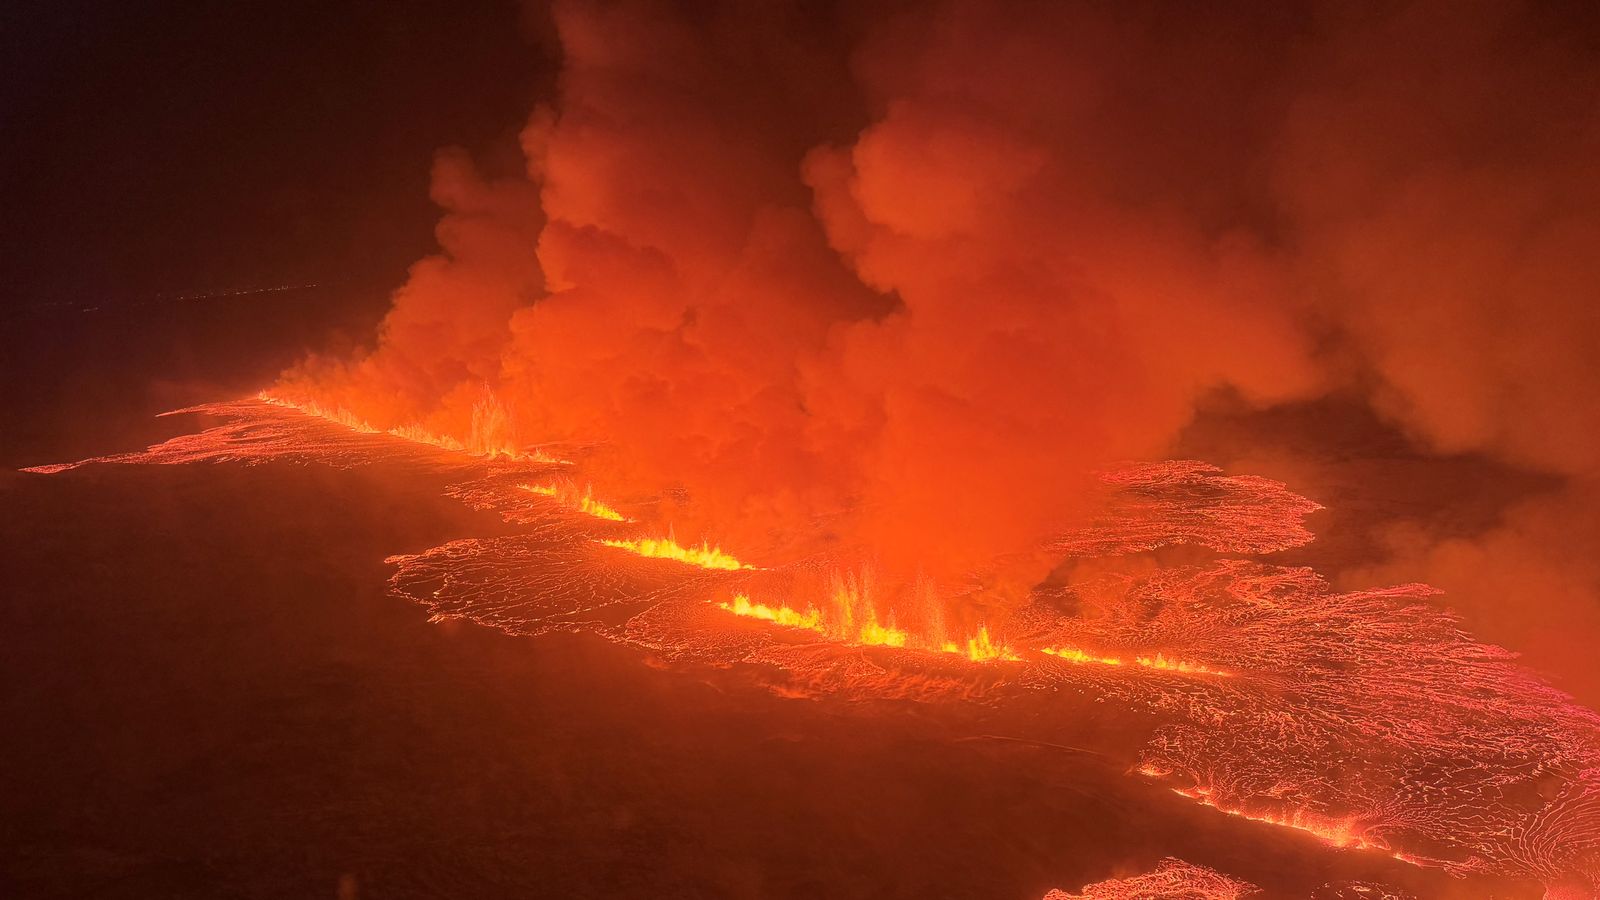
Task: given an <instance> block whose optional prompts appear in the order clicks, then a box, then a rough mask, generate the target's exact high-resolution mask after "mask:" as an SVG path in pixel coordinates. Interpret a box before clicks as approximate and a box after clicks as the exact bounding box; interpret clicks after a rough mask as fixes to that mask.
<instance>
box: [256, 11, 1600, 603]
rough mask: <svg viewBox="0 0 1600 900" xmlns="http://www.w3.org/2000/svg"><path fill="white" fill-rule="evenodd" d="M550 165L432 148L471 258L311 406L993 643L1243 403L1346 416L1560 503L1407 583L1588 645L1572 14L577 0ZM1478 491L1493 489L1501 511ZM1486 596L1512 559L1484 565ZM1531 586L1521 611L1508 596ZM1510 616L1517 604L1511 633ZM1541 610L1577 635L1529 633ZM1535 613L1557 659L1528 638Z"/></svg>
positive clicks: (1591, 157) (1591, 121) (1592, 225)
mask: <svg viewBox="0 0 1600 900" xmlns="http://www.w3.org/2000/svg"><path fill="white" fill-rule="evenodd" d="M548 14H549V16H550V18H551V20H552V21H553V22H554V25H555V31H556V33H557V34H558V35H559V40H560V44H561V47H562V50H563V54H564V65H563V72H562V75H561V78H560V82H559V87H558V90H557V92H556V95H555V96H553V97H550V98H547V100H546V102H545V103H543V104H541V105H540V106H539V107H538V108H537V109H536V110H534V111H533V112H532V113H531V115H530V120H529V124H528V126H527V127H526V129H525V130H524V132H523V134H522V148H523V151H524V155H525V158H526V172H525V173H524V174H523V175H522V176H520V177H515V178H509V179H498V180H497V179H491V178H486V177H484V176H483V175H482V174H480V173H479V172H478V171H476V170H475V169H474V167H473V166H472V164H471V162H470V160H468V159H467V157H466V156H465V155H464V154H461V153H459V152H450V153H446V154H444V155H442V156H441V158H440V162H439V165H438V166H437V168H436V171H435V174H434V196H435V199H436V200H437V201H438V202H439V203H440V205H441V206H442V207H443V208H444V210H445V217H444V219H443V221H442V223H441V225H440V229H439V236H440V244H441V253H440V254H439V255H437V256H435V257H430V258H429V259H426V260H423V261H421V262H419V263H418V264H417V265H416V266H415V267H414V268H413V270H412V273H411V278H410V280H409V281H408V283H407V284H406V286H405V287H403V288H402V289H401V290H400V291H399V292H398V293H397V294H396V297H395V305H394V309H393V311H392V313H391V314H390V316H389V318H388V320H387V321H386V322H385V324H384V327H383V330H382V333H381V334H380V335H379V338H378V340H377V342H376V344H375V345H374V347H373V348H372V349H371V350H370V352H368V353H366V354H364V355H363V356H361V357H360V358H358V359H320V358H319V359H312V360H308V361H307V362H306V363H305V364H303V365H302V366H300V367H298V368H297V369H296V370H295V371H292V372H290V373H288V374H286V376H285V379H284V385H283V390H285V391H287V392H301V393H303V394H306V395H309V396H314V397H316V398H318V399H319V400H320V401H321V402H325V403H335V404H338V405H342V406H344V407H347V408H348V409H350V410H352V411H354V412H355V413H357V414H359V415H361V416H363V417H365V418H367V419H369V420H371V421H374V422H375V423H378V424H381V425H383V426H385V427H391V426H397V425H405V424H418V425H421V426H423V427H426V428H428V429H430V430H433V431H436V432H439V433H446V434H455V435H457V436H462V437H464V436H465V434H466V432H468V431H469V430H470V429H472V428H473V427H474V421H475V412H474V411H475V410H477V411H478V412H477V414H476V421H477V422H478V424H479V425H480V426H481V425H482V423H483V421H484V416H483V415H482V412H481V411H482V408H483V404H484V402H485V397H486V396H490V395H492V397H493V398H494V402H495V404H497V405H498V407H500V408H503V410H504V411H505V415H503V416H496V417H494V419H493V420H494V421H495V422H496V423H498V425H497V426H496V427H499V428H502V429H504V430H505V431H506V432H507V434H506V435H504V437H505V438H506V439H508V440H512V441H515V442H525V443H534V442H545V441H558V440H580V441H597V442H600V449H599V450H598V451H597V452H596V454H595V456H594V457H593V458H592V459H590V460H588V461H587V463H586V474H587V475H589V477H591V478H592V479H593V480H594V482H595V484H596V487H597V490H599V491H601V492H602V493H603V494H604V495H607V496H614V497H619V498H624V499H626V498H643V497H664V498H666V499H664V500H662V501H661V502H659V503H657V504H655V505H653V506H651V507H650V509H651V510H652V512H651V513H650V514H649V515H650V516H652V517H653V518H654V519H655V520H657V524H659V525H660V526H661V527H662V528H666V527H669V526H670V527H671V528H673V529H674V530H675V531H676V532H677V534H679V535H680V536H682V537H684V538H687V539H691V540H699V539H702V538H704V539H709V540H712V541H714V542H721V543H723V544H724V545H725V546H729V547H732V548H736V549H738V550H740V551H742V552H741V553H740V555H741V556H744V555H747V554H748V555H752V556H760V555H765V556H767V557H769V558H771V559H773V560H774V561H775V562H776V561H784V560H786V559H794V558H799V557H802V556H807V555H810V554H813V553H827V554H830V555H832V556H834V557H836V558H838V559H840V560H841V561H843V563H842V564H844V565H856V564H869V563H870V564H871V565H873V566H874V567H876V568H878V569H879V570H881V572H882V573H884V575H883V577H882V578H880V579H879V583H883V584H895V583H901V584H910V583H912V582H914V581H917V580H919V579H924V578H933V579H936V580H938V579H942V580H952V579H953V580H956V581H961V580H963V579H969V578H970V577H971V576H979V577H978V581H979V582H981V583H982V584H984V585H985V586H987V588H988V590H987V592H986V593H985V597H984V600H983V602H984V603H988V604H992V605H994V606H995V607H997V608H1004V607H1005V606H1006V605H1007V601H1008V598H1013V597H1016V596H1020V593H1021V591H1022V590H1024V589H1025V588H1026V586H1027V585H1028V584H1030V583H1031V582H1032V581H1033V580H1034V579H1036V578H1038V577H1039V576H1040V575H1042V574H1043V572H1045V571H1047V570H1048V568H1049V567H1050V565H1051V563H1052V561H1051V560H1049V559H1047V558H1041V557H1040V556H1038V555H1037V554H1036V553H1035V552H1034V551H1035V548H1036V547H1038V546H1040V545H1041V544H1042V543H1043V542H1044V541H1045V540H1046V539H1047V538H1048V537H1050V536H1052V535H1054V534H1057V533H1060V532H1062V531H1064V530H1066V529H1068V528H1070V527H1071V526H1073V525H1074V524H1076V523H1078V522H1080V521H1081V520H1082V518H1083V517H1084V516H1086V515H1088V514H1090V513H1092V512H1093V509H1094V503H1095V501H1094V499H1093V497H1094V496H1095V494H1094V492H1093V491H1092V490H1091V489H1090V482H1089V479H1088V477H1087V473H1089V472H1091V471H1092V470H1094V469H1096V468H1097V467H1099V466H1101V465H1103V464H1105V463H1106V462H1109V461H1112V460H1118V459H1126V458H1148V457H1154V456H1159V455H1161V454H1162V453H1163V452H1164V450H1165V449H1166V448H1167V447H1168V446H1169V444H1170V443H1171V442H1172V440H1173V439H1174V437H1175V435H1177V433H1178V432H1179V431H1180V430H1181V429H1182V428H1183V427H1184V426H1185V425H1186V424H1188V423H1189V422H1190V421H1191V419H1192V418H1193V417H1194V415H1195V408H1196V403H1197V402H1198V401H1199V400H1200V399H1201V398H1203V397H1205V396H1207V395H1209V394H1212V393H1214V392H1216V391H1219V390H1227V391H1230V392H1233V393H1235V394H1237V395H1239V396H1241V397H1243V398H1245V399H1246V401H1247V402H1249V403H1251V404H1255V405H1258V406H1261V407H1266V406H1270V405H1273V404H1281V403H1287V402H1293V401H1298V400H1305V399H1311V398H1315V397H1318V396H1321V395H1324V394H1326V393H1328V392H1330V391H1333V390H1349V389H1350V387H1351V386H1352V385H1358V386H1361V387H1362V388H1364V389H1366V390H1367V391H1368V394H1369V396H1370V397H1371V401H1372V403H1373V404H1374V406H1375V407H1376V408H1377V409H1378V410H1379V411H1380V413H1381V414H1383V415H1384V416H1386V417H1387V418H1388V419H1389V420H1391V421H1392V422H1394V423H1395V424H1396V425H1397V426H1398V427H1400V428H1403V429H1404V430H1405V431H1407V432H1408V433H1409V434H1411V435H1412V436H1413V437H1414V438H1415V439H1416V440H1418V441H1420V442H1423V443H1425V444H1426V445H1428V446H1430V447H1433V448H1436V449H1437V450H1438V451H1440V452H1463V451H1472V452H1482V453H1487V454H1492V455H1495V456H1496V457H1498V458H1501V459H1503V460H1505V461H1507V462H1509V463H1512V464H1515V465H1518V466H1523V467H1527V468H1530V469H1537V470H1540V471H1547V472H1552V473H1555V474H1557V475H1560V476H1562V477H1563V478H1565V479H1568V481H1569V482H1570V484H1571V485H1572V488H1571V489H1570V490H1568V491H1564V492H1561V493H1560V494H1558V495H1555V496H1552V497H1549V498H1544V499H1539V498H1535V499H1532V500H1530V501H1529V505H1528V506H1526V507H1524V508H1519V509H1518V510H1517V511H1515V512H1513V513H1512V514H1511V516H1510V518H1508V519H1507V521H1506V523H1505V525H1504V527H1503V528H1502V529H1500V530H1498V531H1497V532H1496V533H1494V534H1490V535H1488V536H1484V537H1482V538H1474V539H1469V540H1468V542H1467V544H1466V545H1465V549H1463V548H1461V547H1456V546H1455V545H1450V546H1448V547H1447V546H1445V545H1443V544H1441V543H1440V541H1439V540H1435V539H1432V538H1430V537H1429V536H1428V535H1426V534H1421V533H1417V534H1411V535H1408V536H1404V539H1402V538H1401V537H1397V538H1396V539H1395V541H1394V549H1395V560H1394V565H1395V566H1396V567H1397V568H1398V567H1404V566H1416V567H1419V568H1420V569H1421V571H1407V572H1405V573H1404V575H1403V577H1402V578H1401V580H1413V579H1416V578H1419V577H1432V578H1434V579H1435V580H1436V581H1437V582H1438V583H1440V584H1441V586H1443V587H1445V588H1447V589H1449V590H1452V591H1456V592H1459V595H1460V596H1461V597H1462V601H1461V602H1463V603H1466V604H1469V605H1471V604H1474V603H1487V602H1489V601H1488V600H1487V599H1486V598H1485V597H1484V595H1483V585H1484V584H1485V583H1486V580H1485V579H1484V578H1483V577H1482V575H1481V569H1482V568H1484V567H1485V566H1487V567H1492V568H1495V570H1496V571H1497V572H1501V573H1504V572H1508V571H1511V570H1512V569H1513V568H1517V567H1520V568H1521V569H1523V570H1525V571H1528V572H1541V573H1549V572H1557V573H1560V574H1559V575H1558V576H1552V577H1559V578H1561V579H1563V582H1562V584H1561V585H1560V587H1559V589H1552V590H1549V591H1542V592H1540V593H1541V596H1542V597H1543V596H1546V595H1548V596H1554V595H1557V594H1559V595H1560V596H1562V597H1567V598H1569V599H1568V600H1565V601H1560V602H1557V601H1555V600H1551V601H1549V602H1550V603H1551V606H1549V607H1547V608H1548V609H1550V610H1552V611H1556V612H1557V613H1558V614H1563V613H1562V611H1568V610H1570V611H1571V612H1572V614H1573V615H1575V616H1576V615H1578V614H1579V613H1580V612H1583V611H1587V612H1585V614H1586V615H1588V616H1590V618H1589V619H1585V620H1584V621H1591V620H1592V617H1593V608H1594V606H1595V602H1596V601H1595V597H1596V593H1597V590H1600V584H1597V583H1596V580H1597V577H1600V576H1597V573H1596V572H1595V570H1594V566H1593V565H1592V563H1589V564H1585V562H1584V561H1585V560H1586V559H1587V553H1588V551H1587V550H1586V549H1585V548H1592V547H1594V546H1596V545H1597V544H1596V539H1597V538H1600V529H1597V528H1596V523H1595V519H1594V517H1593V516H1592V515H1589V514H1586V512H1585V511H1586V510H1588V509H1592V508H1593V506H1592V504H1590V503H1589V502H1588V501H1587V500H1585V499H1584V498H1586V497H1592V496H1593V495H1594V493H1595V490H1594V487H1593V486H1594V485H1595V484H1596V483H1597V481H1600V459H1597V455H1596V454H1597V451H1596V449H1595V447H1596V443H1595V437H1596V434H1597V432H1600V405H1597V404H1595V403H1593V402H1592V399H1591V398H1592V397H1593V395H1594V393H1595V391H1596V389H1597V388H1600V384H1597V381H1600V366H1596V365H1595V364H1594V362H1593V360H1595V359H1596V358H1600V322H1597V321H1596V318H1597V315H1600V314H1597V313H1596V311H1595V310H1596V308H1597V307H1596V306H1595V304H1594V297H1595V288H1596V287H1597V286H1600V277H1597V275H1600V272H1597V268H1600V262H1597V260H1600V252H1596V251H1597V250H1600V203H1597V202H1596V201H1597V200H1600V197H1597V196H1596V192H1597V190H1600V179H1597V178H1596V171H1595V165H1596V163H1595V160H1597V159H1600V154H1597V153H1596V150H1597V149H1600V148H1597V147H1596V142H1597V136H1600V135H1597V125H1596V121H1597V120H1596V110H1597V108H1600V106H1597V96H1600V94H1597V84H1600V82H1597V72H1600V68H1597V66H1596V64H1595V61H1594V48H1595V42H1596V39H1595V28H1594V27H1593V23H1582V22H1573V21H1566V20H1563V17H1562V16H1561V15H1560V14H1559V13H1558V12H1557V11H1555V10H1553V9H1552V8H1551V7H1548V6H1532V5H1529V6H1525V7H1524V6H1517V5H1511V4H1499V3H1496V4H1488V3H1485V4H1460V3H1450V4H1429V3H1422V4H1413V5H1406V6H1399V5H1391V4H1383V5H1366V4H1326V5H1312V6H1305V7H1297V8H1294V9H1285V8H1283V6H1282V5H1278V4H1261V5H1243V6H1239V7H1236V8H1234V9H1232V10H1229V11H1228V12H1227V13H1226V14H1222V13H1220V12H1219V11H1218V10H1215V9H1206V10H1185V9H1182V8H1175V7H1171V6H1162V5H1156V4H1150V5H1142V4H1134V5H1132V6H1129V5H1126V4H1099V3H1079V4H1058V3H1026V2H1002V3H996V2H961V0H952V2H941V3H930V4H914V5H912V4H893V3H881V4H880V3H869V4H839V5H837V6H832V7H826V8H824V7H819V6H817V5H814V4H799V3H793V4H741V3H732V2H729V3H715V2H709V3H648V2H620V3H582V2H562V3H557V4H556V5H554V6H553V7H552V8H551V9H550V10H549V13H548ZM1464 489H1468V490H1470V486H1465V487H1464ZM1467 560H1483V561H1484V562H1483V564H1482V565H1476V564H1474V563H1472V562H1470V561H1467ZM1517 583H1522V582H1517ZM1502 602H1503V601H1502ZM1522 602H1525V603H1528V604H1541V603H1544V602H1546V601H1545V600H1544V599H1534V598H1530V599H1527V600H1525V601H1522ZM1521 621H1527V620H1526V619H1523V620H1521Z"/></svg>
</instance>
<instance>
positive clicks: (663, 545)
mask: <svg viewBox="0 0 1600 900" xmlns="http://www.w3.org/2000/svg"><path fill="white" fill-rule="evenodd" d="M600 543H602V544H605V545H606V546H607V547H616V548H617V549H618V550H626V551H628V552H629V553H632V554H634V555H636V556H645V557H649V558H651V559H673V560H677V561H678V562H681V563H685V564H687V565H691V566H699V567H700V568H702V569H724V570H727V571H735V570H738V569H753V568H755V567H754V566H747V565H745V564H744V563H742V562H740V561H739V560H738V559H736V558H734V556H733V555H732V554H729V553H723V552H722V549H721V548H720V547H713V546H711V545H710V544H707V543H702V544H701V545H700V546H698V547H683V546H680V545H679V544H678V542H677V541H675V540H673V539H672V538H670V537H666V538H640V539H638V540H610V539H607V540H603V541H601V542H600Z"/></svg>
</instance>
